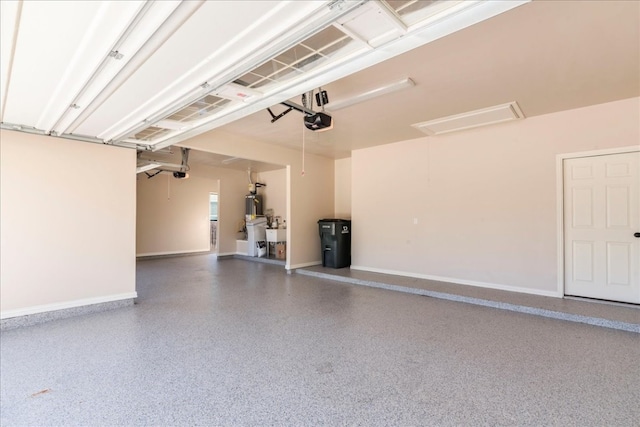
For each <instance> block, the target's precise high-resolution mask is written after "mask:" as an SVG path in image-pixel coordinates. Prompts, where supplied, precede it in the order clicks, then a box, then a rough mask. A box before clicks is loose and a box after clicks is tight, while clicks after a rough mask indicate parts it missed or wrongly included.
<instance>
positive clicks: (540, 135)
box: [352, 98, 640, 295]
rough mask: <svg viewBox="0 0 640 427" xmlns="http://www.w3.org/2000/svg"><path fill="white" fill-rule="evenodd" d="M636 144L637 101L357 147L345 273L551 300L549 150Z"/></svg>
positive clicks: (552, 157) (639, 136) (639, 130)
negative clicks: (440, 281) (413, 278)
mask: <svg viewBox="0 0 640 427" xmlns="http://www.w3.org/2000/svg"><path fill="white" fill-rule="evenodd" d="M639 142H640V99H639V98H634V99H627V100H622V101H618V102H613V103H608V104H602V105H596V106H591V107H588V108H582V109H577V110H570V111H564V112H560V113H555V114H549V115H545V116H538V117H532V118H528V119H525V120H522V121H519V122H513V123H509V124H502V125H496V126H491V127H486V128H482V129H477V130H470V131H466V132H459V133H453V134H449V135H442V136H438V137H425V138H420V139H415V140H410V141H404V142H399V143H395V144H389V145H384V146H379V147H375V148H370V149H363V150H358V151H354V152H353V156H352V179H353V187H352V215H353V222H354V227H353V236H352V238H353V242H352V264H353V268H359V269H365V270H372V271H384V272H394V273H397V274H404V275H409V276H417V277H430V278H436V279H437V278H442V279H444V280H449V281H454V282H459V283H466V284H475V285H480V286H488V287H496V288H503V289H514V290H518V291H523V292H532V293H541V294H548V295H557V294H558V289H557V268H558V266H557V249H556V237H557V236H556V230H557V224H556V212H557V204H556V188H557V187H556V186H557V183H556V155H557V154H559V153H570V152H580V151H588V150H597V149H606V148H611V147H622V146H633V145H638V143H639Z"/></svg>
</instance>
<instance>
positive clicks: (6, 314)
mask: <svg viewBox="0 0 640 427" xmlns="http://www.w3.org/2000/svg"><path fill="white" fill-rule="evenodd" d="M137 297H138V293H137V292H127V293H124V294H116V295H108V296H103V297H95V298H84V299H79V300H73V301H65V302H59V303H54V304H43V305H34V306H32V307H26V308H19V309H17V310H6V311H3V312H1V313H0V319H3V320H4V319H10V318H13V317H20V316H29V315H32V314H39V313H49V312H52V311H58V310H66V309H69V308H77V307H84V306H88V305H94V304H103V303H108V302H115V301H121V300H127V299H134V298H137Z"/></svg>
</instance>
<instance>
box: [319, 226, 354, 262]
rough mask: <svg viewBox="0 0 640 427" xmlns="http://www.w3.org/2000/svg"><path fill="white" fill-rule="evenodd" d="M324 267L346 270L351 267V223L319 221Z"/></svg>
mask: <svg viewBox="0 0 640 427" xmlns="http://www.w3.org/2000/svg"><path fill="white" fill-rule="evenodd" d="M318 226H319V231H320V248H321V250H322V266H323V267H330V268H344V267H349V266H350V265H351V221H350V220H347V219H321V220H320V221H318Z"/></svg>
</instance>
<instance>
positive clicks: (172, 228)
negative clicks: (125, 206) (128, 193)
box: [136, 165, 249, 256]
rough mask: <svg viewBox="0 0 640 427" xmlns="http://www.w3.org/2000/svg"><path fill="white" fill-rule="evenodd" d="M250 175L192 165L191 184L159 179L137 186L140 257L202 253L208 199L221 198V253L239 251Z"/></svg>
mask: <svg viewBox="0 0 640 427" xmlns="http://www.w3.org/2000/svg"><path fill="white" fill-rule="evenodd" d="M248 182H249V179H248V177H247V174H246V172H243V171H235V170H230V169H219V168H212V167H208V166H201V165H192V168H191V170H190V171H189V178H188V179H176V178H174V177H173V176H172V175H171V174H164V173H163V174H160V175H158V176H155V177H154V178H151V179H147V177H146V175H144V174H139V175H138V182H137V203H138V211H137V235H136V253H137V255H138V256H148V255H164V254H177V253H188V252H202V251H208V250H209V249H210V245H209V241H210V240H209V232H210V229H209V227H210V221H209V194H210V193H218V232H217V233H218V247H217V248H216V252H218V254H223V255H224V254H232V253H234V252H235V250H236V249H235V240H236V235H237V231H238V222H239V221H241V220H242V219H243V218H244V195H245V194H246V193H247V188H248Z"/></svg>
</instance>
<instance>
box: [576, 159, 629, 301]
mask: <svg viewBox="0 0 640 427" xmlns="http://www.w3.org/2000/svg"><path fill="white" fill-rule="evenodd" d="M639 170H640V152H634V153H623V154H611V155H604V156H594V157H582V158H577V159H565V160H564V248H565V249H564V251H565V256H564V261H565V263H564V265H565V295H575V296H582V297H589V298H599V299H605V300H611V301H623V302H631V303H640V234H638V233H640V176H639ZM636 236H637V237H636Z"/></svg>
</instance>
